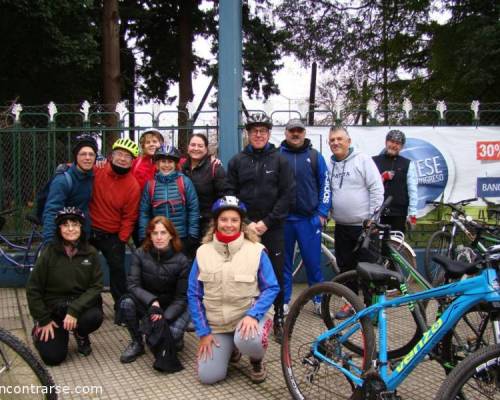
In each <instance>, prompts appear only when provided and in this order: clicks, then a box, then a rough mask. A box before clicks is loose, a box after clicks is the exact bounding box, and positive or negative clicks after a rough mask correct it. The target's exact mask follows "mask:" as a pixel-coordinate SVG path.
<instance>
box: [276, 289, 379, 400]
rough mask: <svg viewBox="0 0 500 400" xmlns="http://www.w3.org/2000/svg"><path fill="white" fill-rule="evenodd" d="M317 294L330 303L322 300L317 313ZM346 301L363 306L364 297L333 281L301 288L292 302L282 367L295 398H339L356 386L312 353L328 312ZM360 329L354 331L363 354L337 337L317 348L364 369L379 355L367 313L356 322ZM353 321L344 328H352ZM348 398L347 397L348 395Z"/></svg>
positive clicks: (326, 355)
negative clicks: (315, 306)
mask: <svg viewBox="0 0 500 400" xmlns="http://www.w3.org/2000/svg"><path fill="white" fill-rule="evenodd" d="M318 296H321V297H323V298H324V297H325V296H328V297H329V298H330V301H329V302H328V304H324V303H323V302H322V309H321V315H315V314H314V307H313V303H312V300H313V299H314V298H317V297H318ZM345 304H349V305H351V306H352V307H353V308H354V310H355V311H360V310H361V309H363V308H364V305H363V303H362V302H361V300H360V299H359V298H358V297H357V296H356V295H355V294H354V293H353V292H352V291H350V290H349V289H348V288H346V287H344V286H342V285H339V284H337V283H332V282H323V283H319V284H316V285H314V286H312V287H310V288H309V289H307V290H305V291H304V292H302V293H301V294H300V295H299V297H298V298H297V300H296V301H295V302H294V303H293V305H292V307H291V309H290V313H289V314H288V317H287V319H286V321H285V326H284V333H283V342H282V345H281V367H282V370H283V375H284V377H285V381H286V385H287V387H288V390H289V391H290V394H291V395H292V397H293V398H294V399H316V398H339V397H338V396H340V395H342V394H343V393H346V395H351V394H352V393H353V390H354V386H353V384H352V382H351V381H350V380H348V378H347V377H346V376H345V375H344V374H343V373H342V372H340V371H339V370H338V369H337V368H334V367H332V366H331V365H328V363H326V362H324V361H322V360H321V359H320V358H319V357H316V356H314V354H313V353H312V350H311V349H312V345H313V344H314V343H315V340H316V338H317V337H318V336H319V335H320V334H322V333H324V332H326V331H327V326H326V325H325V322H324V318H325V315H327V314H330V313H331V312H335V310H338V309H340V307H342V306H343V305H345ZM356 326H357V327H359V329H357V330H355V332H354V333H353V335H354V336H355V338H356V339H353V340H358V341H359V342H360V343H363V348H362V352H361V355H358V354H353V353H352V352H351V351H349V349H348V348H345V346H343V344H342V343H341V342H339V341H338V340H337V338H338V336H337V337H336V338H333V337H330V338H329V339H328V340H325V341H324V342H322V343H319V344H318V351H321V354H323V355H324V356H325V357H328V358H331V356H329V355H332V356H335V357H336V358H335V359H336V361H337V362H340V361H339V359H342V360H343V361H345V362H346V363H349V365H351V366H352V365H353V364H356V366H357V368H358V370H361V371H365V370H366V369H367V368H369V367H370V364H371V360H372V359H373V357H375V356H376V350H375V334H374V332H373V327H372V326H371V323H370V319H369V318H368V317H365V318H363V319H361V320H360V323H359V324H357V325H356ZM352 328H353V326H352V325H350V326H349V327H348V328H346V330H345V331H342V334H341V335H339V336H342V335H344V334H345V333H346V332H347V330H350V329H352ZM346 398H347V397H346Z"/></svg>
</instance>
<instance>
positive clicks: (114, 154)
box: [111, 150, 132, 161]
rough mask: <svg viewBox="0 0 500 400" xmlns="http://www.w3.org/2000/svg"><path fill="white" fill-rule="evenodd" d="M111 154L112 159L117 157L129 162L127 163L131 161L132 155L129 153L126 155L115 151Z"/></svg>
mask: <svg viewBox="0 0 500 400" xmlns="http://www.w3.org/2000/svg"><path fill="white" fill-rule="evenodd" d="M111 154H112V155H113V157H119V158H123V159H124V160H129V161H130V160H132V155H131V154H129V153H126V152H124V151H120V150H115V151H113V153H111Z"/></svg>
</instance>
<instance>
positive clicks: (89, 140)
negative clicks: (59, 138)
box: [72, 133, 97, 160]
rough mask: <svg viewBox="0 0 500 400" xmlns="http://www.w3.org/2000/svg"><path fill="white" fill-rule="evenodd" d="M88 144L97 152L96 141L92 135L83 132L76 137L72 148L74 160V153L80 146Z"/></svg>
mask: <svg viewBox="0 0 500 400" xmlns="http://www.w3.org/2000/svg"><path fill="white" fill-rule="evenodd" d="M85 146H88V147H90V148H92V150H94V153H96V154H97V142H96V140H95V138H94V136H93V135H91V134H89V133H84V134H81V135H79V136H77V137H76V141H75V144H74V146H73V148H72V153H73V158H74V159H75V160H76V155H77V154H78V152H79V151H80V149H81V148H82V147H85Z"/></svg>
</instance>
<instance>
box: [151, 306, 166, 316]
mask: <svg viewBox="0 0 500 400" xmlns="http://www.w3.org/2000/svg"><path fill="white" fill-rule="evenodd" d="M148 315H149V316H151V315H162V316H163V310H162V308H161V307H157V306H150V307H149V310H148Z"/></svg>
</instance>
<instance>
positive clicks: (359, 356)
mask: <svg viewBox="0 0 500 400" xmlns="http://www.w3.org/2000/svg"><path fill="white" fill-rule="evenodd" d="M499 260H500V246H493V247H492V248H490V249H489V250H488V252H487V253H486V255H485V256H484V257H483V258H482V259H481V260H478V261H477V262H475V263H473V264H465V263H461V262H459V261H452V260H449V259H446V258H444V257H441V256H438V257H436V261H437V262H439V263H440V264H441V265H442V267H443V268H444V269H445V270H446V272H447V274H448V276H450V277H452V278H455V279H458V278H460V277H462V276H464V275H465V274H467V275H471V274H476V275H475V276H473V277H471V278H469V279H464V280H460V281H455V282H453V283H450V284H448V285H444V286H440V287H437V288H432V289H429V290H426V291H423V292H419V293H414V294H409V295H406V296H402V297H398V298H392V299H386V297H385V292H386V291H387V290H390V289H393V288H398V287H399V286H400V285H401V284H402V282H403V281H404V278H403V276H402V275H401V274H400V273H399V272H396V271H390V270H387V269H386V268H384V267H383V266H381V265H378V264H371V263H359V266H358V268H357V272H358V275H359V277H360V279H362V280H364V281H369V282H371V286H372V287H373V288H374V290H375V291H376V292H377V303H375V304H373V305H371V306H370V307H367V308H365V307H364V305H363V302H362V300H361V299H360V297H358V296H356V295H355V294H354V293H353V292H352V291H351V290H349V289H348V288H346V287H344V286H342V285H339V284H337V283H333V282H328V283H321V284H318V285H315V286H313V287H311V288H309V289H308V290H306V291H304V292H303V293H302V294H301V295H300V296H299V297H298V299H297V300H296V301H295V302H294V304H293V306H292V307H291V310H290V313H289V315H288V318H287V320H286V322H285V327H284V335H283V343H282V347H281V363H282V368H283V373H284V376H285V380H286V384H287V387H288V389H289V391H290V393H291V394H292V396H293V398H295V399H319V398H325V399H326V398H328V399H351V400H361V399H363V400H364V399H370V400H378V399H380V400H382V399H385V400H400V399H401V397H400V396H399V395H398V394H397V388H398V387H399V385H400V384H401V383H402V382H403V381H404V380H405V378H406V377H407V376H408V375H409V374H410V373H411V372H412V371H413V369H414V368H415V367H416V366H417V365H418V364H419V363H420V362H421V361H422V360H423V359H424V357H426V356H429V357H431V358H434V359H439V357H440V355H439V347H440V346H438V344H439V343H441V341H442V339H443V338H444V337H445V336H446V335H449V334H451V332H452V331H453V329H454V327H455V326H456V324H457V322H458V321H459V320H460V319H461V318H462V317H463V316H464V315H465V314H467V312H469V311H470V310H472V309H474V308H475V307H478V306H479V305H481V307H487V308H489V309H490V310H491V311H492V313H493V315H496V316H498V314H497V311H499V310H500V282H499V277H498V275H497V269H498V267H499V266H500V262H499ZM316 296H321V297H322V304H321V318H320V317H318V316H315V315H314V314H313V310H312V307H311V305H310V304H311V303H312V302H311V300H312V299H313V298H314V297H316ZM438 298H441V299H442V298H449V299H450V298H452V299H453V300H452V301H451V300H450V303H449V306H448V307H447V308H446V309H445V310H444V312H443V313H442V314H441V315H440V316H439V317H438V318H437V319H436V320H435V321H434V322H433V324H432V325H431V326H430V327H428V326H422V332H424V333H423V335H422V338H421V339H420V340H419V341H418V343H417V344H416V345H415V346H414V347H413V348H412V349H411V350H410V351H409V352H408V353H407V354H406V355H405V356H404V357H403V358H401V359H399V360H389V358H388V355H387V353H388V343H387V326H388V325H387V319H386V310H387V309H389V308H397V307H408V306H410V307H411V306H412V305H416V304H418V303H419V302H423V301H426V300H431V299H438ZM346 305H347V306H351V307H353V308H354V310H355V311H356V313H355V314H354V315H353V316H352V317H350V318H348V319H346V320H338V319H335V317H334V316H335V315H336V313H337V312H338V311H339V310H340V309H341V308H343V307H345V306H346ZM375 318H376V319H377V321H378V323H377V325H376V329H377V337H378V343H376V335H375V328H374V325H373V323H372V321H373V320H374V319H375ZM332 319H333V320H334V321H335V323H336V324H335V326H334V327H332V328H331V329H328V328H327V324H326V322H325V321H326V320H332ZM498 321H499V319H498V317H495V320H494V321H493V324H492V326H493V328H494V331H495V338H497V339H498V338H500V336H499V334H500V330H499V329H498V328H499V323H498ZM420 323H421V324H426V323H425V321H421V322H420ZM399 329H402V330H404V329H407V328H406V327H405V324H404V323H401V324H400V327H399ZM410 330H411V329H410ZM353 344H355V345H356V349H353ZM359 349H361V351H359ZM354 350H356V351H354ZM481 350H482V349H481ZM481 350H480V351H481ZM496 383H497V384H498V382H496ZM496 396H498V392H497V393H496ZM452 398H463V399H467V398H468V397H460V396H459V397H452ZM480 398H490V397H480ZM491 398H497V397H491ZM438 399H446V400H448V399H450V397H438Z"/></svg>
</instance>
